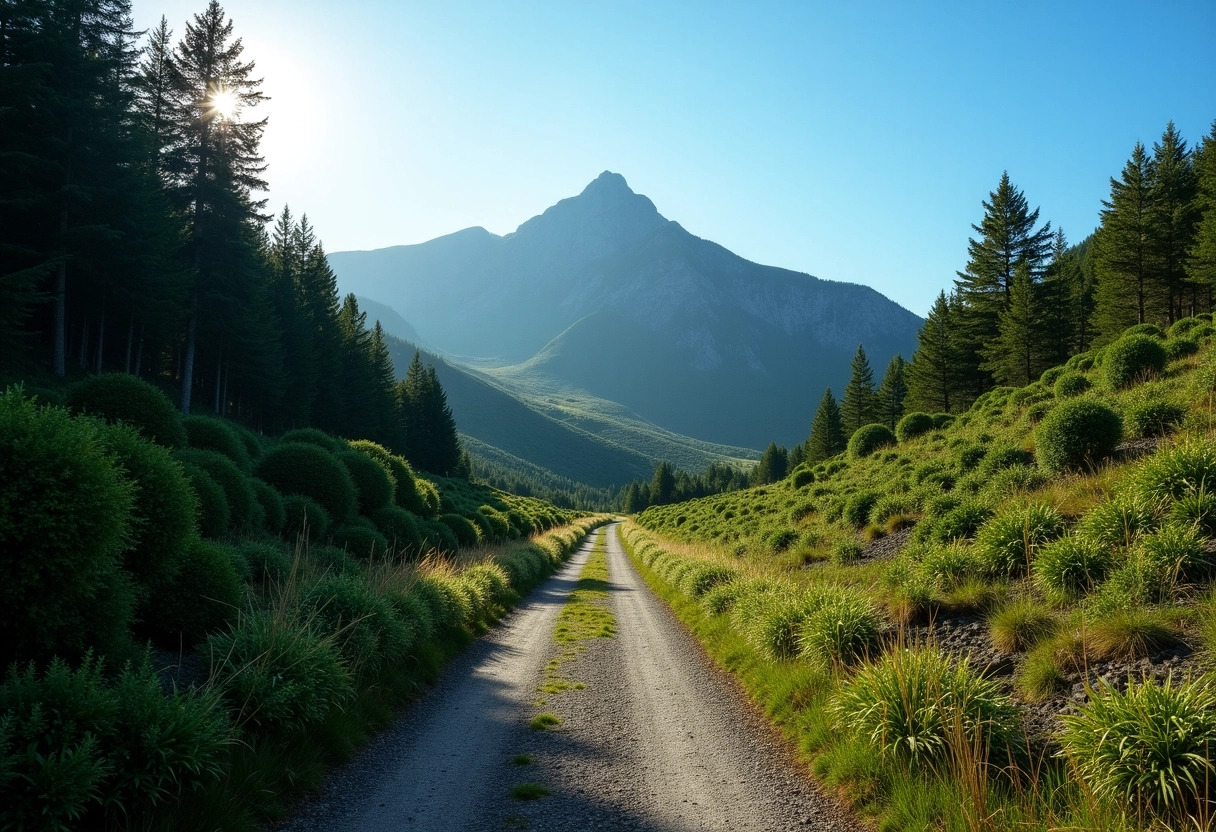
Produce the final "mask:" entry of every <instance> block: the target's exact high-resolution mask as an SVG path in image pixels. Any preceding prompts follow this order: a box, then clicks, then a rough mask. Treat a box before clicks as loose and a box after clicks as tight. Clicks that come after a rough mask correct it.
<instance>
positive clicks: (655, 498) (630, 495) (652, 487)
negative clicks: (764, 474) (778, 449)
mask: <svg viewBox="0 0 1216 832" xmlns="http://www.w3.org/2000/svg"><path fill="white" fill-rule="evenodd" d="M774 447H775V446H774ZM782 476H784V474H782ZM755 484H759V483H753V482H752V481H751V479H750V478H749V476H748V473H747V472H746V471H743V470H741V469H739V468H736V467H735V466H733V465H731V464H729V463H726V462H715V463H711V464H710V465H709V466H708V467H706V469H705V470H704V471H702V472H701V473H699V474H690V473H688V472H687V471H681V470H680V469H678V468H676V467H675V466H674V465H672V464H671V463H670V462H667V461H666V460H660V461H659V462H658V463H657V464H656V465H655V467H654V475H653V476H652V477H651V478H650V482H641V481H640V480H634V481H633V482H631V483H629V485H627V486H625V487H624V488H622V489H621V492H620V494H619V495H618V498H617V499H618V505H619V506H620V508H621V511H624V512H625V513H626V514H635V513H637V512H640V511H645V510H646V509H647V508H649V507H650V506H665V505H668V504H669V503H682V502H684V501H685V500H695V499H696V498H697V497H708V496H710V495H712V494H723V493H725V492H727V491H738V490H739V489H741V488H747V487H748V486H749V485H755Z"/></svg>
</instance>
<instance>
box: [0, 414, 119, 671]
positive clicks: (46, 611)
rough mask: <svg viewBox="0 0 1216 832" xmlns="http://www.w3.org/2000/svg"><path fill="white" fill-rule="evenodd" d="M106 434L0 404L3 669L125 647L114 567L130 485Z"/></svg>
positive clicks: (92, 425) (87, 423)
mask: <svg viewBox="0 0 1216 832" xmlns="http://www.w3.org/2000/svg"><path fill="white" fill-rule="evenodd" d="M104 435H105V431H104V430H103V426H102V425H100V424H99V423H97V422H95V421H92V420H88V419H80V418H72V416H70V415H69V414H68V412H67V411H66V410H63V409H61V408H53V407H39V406H37V405H35V404H34V403H33V402H32V401H29V400H27V399H25V398H24V397H23V396H22V395H21V393H20V391H19V390H10V391H8V392H6V393H4V394H2V395H0V541H3V545H0V573H2V574H3V576H4V579H3V580H0V659H2V660H4V661H5V662H7V661H8V660H12V659H14V658H34V657H37V658H45V657H49V656H50V655H51V654H53V653H58V654H60V655H64V656H79V655H80V654H81V653H83V652H84V650H85V649H86V648H88V647H90V646H95V647H97V648H99V649H103V650H109V649H111V648H117V647H119V646H120V644H121V643H122V641H123V640H124V639H125V638H126V632H127V624H128V622H129V621H130V618H131V606H132V602H133V598H132V593H131V589H130V587H129V585H128V583H127V578H126V576H125V575H124V574H122V573H121V571H120V569H119V563H120V559H121V556H122V552H123V550H124V548H125V547H126V546H127V544H128V542H129V540H130V534H131V522H132V498H133V493H134V487H133V485H132V484H131V483H130V482H129V481H128V480H126V479H124V478H123V477H122V476H121V475H120V473H119V470H118V468H117V466H116V464H115V459H114V457H112V456H111V455H110V454H109V453H107V452H106V451H105V450H104V447H105V444H104Z"/></svg>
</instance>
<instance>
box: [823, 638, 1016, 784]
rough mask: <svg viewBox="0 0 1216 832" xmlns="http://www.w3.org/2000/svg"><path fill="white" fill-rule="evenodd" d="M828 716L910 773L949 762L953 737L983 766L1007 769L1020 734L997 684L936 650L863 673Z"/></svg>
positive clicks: (890, 658) (904, 655)
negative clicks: (984, 761)
mask: <svg viewBox="0 0 1216 832" xmlns="http://www.w3.org/2000/svg"><path fill="white" fill-rule="evenodd" d="M831 711H832V713H833V714H834V716H835V717H836V719H837V720H838V722H839V723H840V725H841V726H842V727H843V728H845V729H846V730H848V731H849V732H851V733H852V734H854V735H855V736H857V737H859V738H860V739H862V740H864V741H865V742H867V743H868V744H869V745H871V746H872V747H874V748H876V749H877V750H878V751H879V752H880V753H881V754H882V756H883V757H885V758H890V759H893V760H894V761H896V762H897V763H898V764H900V765H902V766H904V767H906V768H908V769H913V770H923V769H932V768H933V767H934V766H936V765H938V764H939V763H942V762H944V761H945V760H946V759H947V758H948V756H949V753H950V748H951V743H952V742H955V741H956V733H957V734H961V736H959V737H958V739H961V741H962V742H964V743H966V744H967V747H968V748H969V749H971V750H974V751H978V753H979V757H980V758H981V759H989V758H991V759H993V760H994V761H997V762H998V764H1005V763H1006V761H1007V760H1008V759H1009V754H1010V752H1011V751H1012V750H1013V749H1014V748H1015V743H1016V736H1017V734H1016V732H1017V728H1018V722H1017V712H1016V710H1015V709H1014V707H1013V705H1012V704H1011V703H1010V702H1009V700H1008V699H1007V698H1006V697H1005V696H1003V695H1002V694H1001V693H1000V692H999V691H998V689H997V687H996V685H995V684H994V683H992V682H990V681H988V680H987V679H984V678H982V677H980V676H979V675H977V674H975V673H973V672H972V671H971V668H970V667H969V666H968V664H967V661H966V660H964V661H962V662H959V663H957V664H956V663H954V662H952V661H951V660H950V659H949V658H948V657H946V656H945V655H944V654H942V653H940V652H938V651H937V650H896V651H894V652H892V653H888V654H887V655H886V656H884V657H883V658H882V659H880V660H879V661H878V662H876V663H873V664H867V665H865V666H863V667H862V668H861V670H860V671H858V673H857V675H856V676H855V677H854V678H853V679H851V680H849V681H847V682H845V683H844V684H843V685H842V686H841V688H840V691H839V693H838V694H837V696H836V697H835V700H834V701H833V703H832V705H831ZM958 751H959V752H962V751H963V749H958Z"/></svg>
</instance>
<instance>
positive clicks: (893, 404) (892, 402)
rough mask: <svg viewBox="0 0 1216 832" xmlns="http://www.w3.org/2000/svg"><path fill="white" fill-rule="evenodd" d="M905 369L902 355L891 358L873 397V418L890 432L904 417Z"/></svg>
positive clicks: (905, 395) (906, 387)
mask: <svg viewBox="0 0 1216 832" xmlns="http://www.w3.org/2000/svg"><path fill="white" fill-rule="evenodd" d="M907 367H908V365H907V362H905V361H904V357H903V356H902V355H896V356H895V357H894V358H892V359H891V361H890V363H888V364H887V372H886V373H885V374H884V375H883V377H882V384H880V385H879V386H878V393H877V394H875V397H874V418H875V419H877V420H878V421H879V422H881V423H882V424H884V425H886V426H887V427H888V428H890V429H891V430H895V425H896V424H897V423H898V422H899V420H900V419H901V418H902V417H903V415H904V399H905V398H906V397H907V395H908V381H907Z"/></svg>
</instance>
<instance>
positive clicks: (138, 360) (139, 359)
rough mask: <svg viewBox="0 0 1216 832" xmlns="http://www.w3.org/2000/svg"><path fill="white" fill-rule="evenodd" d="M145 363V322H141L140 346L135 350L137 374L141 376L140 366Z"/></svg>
mask: <svg viewBox="0 0 1216 832" xmlns="http://www.w3.org/2000/svg"><path fill="white" fill-rule="evenodd" d="M143 363H144V322H143V321H140V322H139V348H138V350H136V352H135V376H136V378H138V377H139V370H140V367H142V366H143Z"/></svg>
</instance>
